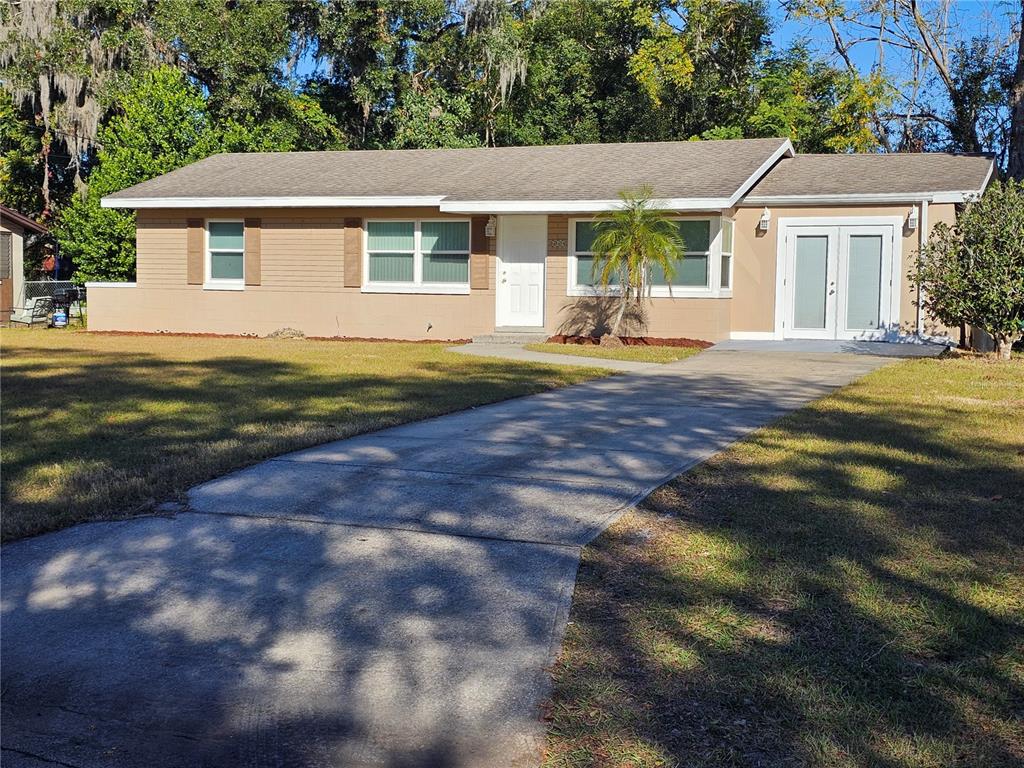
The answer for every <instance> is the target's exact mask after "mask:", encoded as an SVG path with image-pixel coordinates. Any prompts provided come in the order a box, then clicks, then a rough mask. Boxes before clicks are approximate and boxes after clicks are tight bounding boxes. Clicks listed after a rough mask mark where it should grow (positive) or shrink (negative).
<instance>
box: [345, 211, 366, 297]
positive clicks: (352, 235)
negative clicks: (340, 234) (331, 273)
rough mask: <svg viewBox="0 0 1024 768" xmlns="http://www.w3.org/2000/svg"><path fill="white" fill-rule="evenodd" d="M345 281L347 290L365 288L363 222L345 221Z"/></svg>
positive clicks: (359, 220) (357, 220) (358, 220)
mask: <svg viewBox="0 0 1024 768" xmlns="http://www.w3.org/2000/svg"><path fill="white" fill-rule="evenodd" d="M343 244H344V248H345V265H344V280H345V287H346V288H362V287H363V220H362V219H345V237H344V240H343Z"/></svg>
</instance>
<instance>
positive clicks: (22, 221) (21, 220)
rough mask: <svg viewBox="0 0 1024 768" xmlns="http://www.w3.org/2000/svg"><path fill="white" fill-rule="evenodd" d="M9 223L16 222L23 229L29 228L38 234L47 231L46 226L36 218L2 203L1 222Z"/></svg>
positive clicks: (0, 206)
mask: <svg viewBox="0 0 1024 768" xmlns="http://www.w3.org/2000/svg"><path fill="white" fill-rule="evenodd" d="M3 223H9V224H16V225H17V226H19V227H21V228H22V229H27V230H28V231H30V232H35V233H37V234H43V233H44V232H46V231H47V230H46V227H44V226H43V225H42V224H40V223H39V222H38V221H36V220H35V219H30V218H29V217H28V216H26V215H25V214H23V213H18V212H17V211H16V210H14V209H13V208H8V207H7V206H6V205H3V204H2V203H0V224H3Z"/></svg>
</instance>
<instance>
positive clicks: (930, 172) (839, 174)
mask: <svg viewBox="0 0 1024 768" xmlns="http://www.w3.org/2000/svg"><path fill="white" fill-rule="evenodd" d="M992 169H993V161H992V158H990V157H986V156H984V155H951V154H943V153H926V154H888V155H882V154H863V155H797V156H796V157H788V158H783V159H782V160H780V161H779V162H778V163H777V164H776V165H775V167H774V168H772V170H771V171H770V172H769V173H768V174H767V175H766V176H765V177H764V178H763V179H761V181H759V182H758V183H757V184H756V185H754V188H753V189H751V190H750V192H748V193H747V198H746V199H747V200H748V201H750V202H756V200H757V198H761V197H789V196H801V197H813V196H818V195H878V194H908V195H920V194H932V193H936V192H967V191H971V192H975V191H979V190H981V189H982V188H983V187H984V186H985V184H986V182H987V181H988V179H989V176H990V175H991V173H992Z"/></svg>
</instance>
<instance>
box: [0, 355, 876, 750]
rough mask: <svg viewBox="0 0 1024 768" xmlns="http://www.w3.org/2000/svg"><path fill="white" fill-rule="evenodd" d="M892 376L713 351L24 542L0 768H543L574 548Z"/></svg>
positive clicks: (333, 451)
mask: <svg viewBox="0 0 1024 768" xmlns="http://www.w3.org/2000/svg"><path fill="white" fill-rule="evenodd" d="M889 362H891V360H888V359H884V358H880V357H873V356H863V355H844V354H772V353H760V352H738V351H733V352H730V351H714V350H712V351H709V352H705V353H703V354H701V355H699V356H698V357H696V358H693V359H691V360H687V361H684V362H682V363H676V364H672V365H668V366H662V367H658V368H653V369H650V370H649V371H644V372H641V373H634V374H629V375H623V376H616V377H612V378H609V379H603V380H600V381H594V382H590V383H586V384H582V385H578V386H575V387H570V388H567V389H561V390H557V391H554V392H549V393H545V394H541V395H536V396H533V397H529V398H523V399H519V400H512V401H509V402H505V403H501V404H497V405H493V406H487V407H483V408H477V409H474V410H469V411H465V412H462V413H458V414H453V415H450V416H445V417H442V418H438V419H433V420H430V421H425V422H420V423H417V424H411V425H408V426H405V427H399V428H396V429H391V430H388V431H385V432H380V433H376V434H372V435H366V436H363V437H357V438H353V439H350V440H345V441H341V442H337V443H332V444H328V445H324V446H320V447H318V448H314V449H310V450H306V451H302V452H299V453H295V454H291V455H288V456H283V457H280V458H278V459H275V460H272V461H268V462H264V463H263V464H259V465H257V466H254V467H250V468H248V469H246V470H243V471H240V472H236V473H234V474H231V475H228V476H226V477H224V478H221V479H218V480H215V481H213V482H210V483H207V484H205V485H202V486H200V487H198V488H195V489H193V491H192V492H191V493H190V511H188V512H182V513H179V514H177V515H174V516H168V517H150V518H144V519H137V520H131V521H125V522H113V523H92V524H87V525H79V526H76V527H74V528H72V529H69V530H66V531H62V532H59V533H55V534H50V535H46V536H40V537H37V538H33V539H30V540H26V541H22V542H16V543H13V544H10V545H7V546H5V547H4V548H3V553H2V554H3V556H2V569H3V573H2V578H3V591H2V617H0V618H2V633H3V635H2V684H3V702H2V703H3V712H2V714H3V718H2V742H3V750H4V752H3V758H4V760H3V762H4V765H5V766H18V765H24V766H43V765H52V764H58V765H65V766H77V767H80V768H85V767H86V766H90V767H91V766H142V765H145V766H221V765H245V766H278V765H280V766H332V765H334V766H516V765H534V764H536V763H537V761H538V759H539V750H540V748H541V746H542V744H543V736H544V728H543V725H542V723H541V721H540V706H541V704H542V702H543V700H544V699H545V697H546V695H547V694H548V690H549V677H548V674H547V672H546V671H545V669H546V668H547V667H548V666H549V665H550V664H551V663H552V662H553V661H554V659H555V657H556V654H557V651H558V648H559V643H560V640H561V637H562V631H563V629H564V626H565V622H566V617H567V614H568V609H569V602H570V599H571V595H572V589H573V583H574V580H575V575H576V568H577V564H578V561H579V551H580V547H581V546H582V545H584V544H586V543H587V542H588V541H590V540H591V539H592V538H593V537H595V536H596V535H597V534H598V533H600V532H601V531H602V530H603V529H604V528H605V526H607V525H608V524H609V523H610V522H611V521H612V520H613V519H614V518H615V517H616V516H617V515H619V514H620V513H621V512H622V511H623V510H624V509H626V508H628V507H629V506H630V505H632V504H633V503H635V502H636V501H637V500H638V499H640V498H642V497H643V496H644V495H646V494H647V493H648V492H649V491H650V490H652V489H653V488H654V487H656V486H657V485H659V484H660V483H661V482H663V481H664V480H666V479H668V478H670V477H672V476H674V475H676V474H677V473H679V472H681V471H683V470H685V469H686V468H688V467H690V466H692V465H694V464H695V463H697V462H700V461H702V460H704V459H705V458H707V457H708V456H710V455H712V454H713V453H715V452H717V451H719V450H720V449H722V448H723V447H724V446H726V445H727V444H729V443H730V442H732V441H734V440H736V439H737V438H740V437H742V436H743V435H745V434H746V433H748V432H749V431H751V430H753V429H756V428H757V427H759V426H762V425H764V424H766V423H768V422H770V421H772V420H773V419H775V418H776V417H778V416H780V415H781V414H783V413H784V412H786V411H789V410H791V409H794V408H797V407H799V406H801V405H803V404H804V403H806V402H808V401H809V400H812V399H814V398H817V397H820V396H821V395H824V394H826V393H828V392H829V391H830V390H832V389H833V388H835V387H838V386H840V385H843V384H846V383H848V382H849V381H851V380H853V379H855V378H857V377H858V376H860V375H862V374H864V373H866V372H867V371H870V370H872V369H874V368H877V367H879V366H881V365H885V364H887V363H889Z"/></svg>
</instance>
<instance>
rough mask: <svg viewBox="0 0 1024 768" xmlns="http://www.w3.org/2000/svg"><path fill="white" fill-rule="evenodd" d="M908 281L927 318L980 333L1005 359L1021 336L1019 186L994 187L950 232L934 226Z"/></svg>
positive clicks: (1023, 227) (1023, 198) (1023, 249)
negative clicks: (917, 290)
mask: <svg viewBox="0 0 1024 768" xmlns="http://www.w3.org/2000/svg"><path fill="white" fill-rule="evenodd" d="M910 278H911V281H912V282H915V283H916V284H917V285H918V286H920V288H921V290H922V292H923V302H922V303H923V306H924V308H925V309H927V310H928V311H929V312H930V313H931V314H932V315H934V316H935V317H937V318H938V319H939V320H941V321H942V322H944V323H946V324H947V325H959V324H960V323H961V322H964V323H968V324H969V325H972V326H974V327H977V328H981V329H983V330H984V331H986V332H988V333H989V334H990V335H991V336H992V338H993V339H995V342H996V345H997V348H998V350H999V352H1000V355H1001V356H1002V357H1004V358H1005V359H1009V356H1010V345H1011V344H1012V343H1013V341H1014V340H1015V339H1016V338H1018V337H1019V336H1020V335H1021V332H1022V331H1024V184H1022V183H1021V182H1017V181H1014V180H1010V181H1008V182H1006V183H1005V184H1001V183H999V182H996V183H994V184H993V185H992V186H991V187H989V188H988V190H987V191H986V192H985V194H984V195H982V196H981V198H980V199H978V200H976V201H974V202H971V203H969V204H968V205H967V207H966V209H965V210H964V212H963V213H962V214H961V215H960V217H959V218H958V219H957V222H956V225H955V226H953V227H950V226H948V225H947V224H944V223H939V224H936V225H935V228H934V230H933V231H932V234H931V237H930V238H929V240H928V245H927V246H926V247H925V248H924V249H923V251H922V253H921V256H920V258H919V261H918V268H917V271H916V272H912V273H911V274H910Z"/></svg>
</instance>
